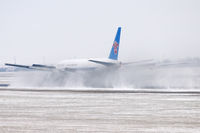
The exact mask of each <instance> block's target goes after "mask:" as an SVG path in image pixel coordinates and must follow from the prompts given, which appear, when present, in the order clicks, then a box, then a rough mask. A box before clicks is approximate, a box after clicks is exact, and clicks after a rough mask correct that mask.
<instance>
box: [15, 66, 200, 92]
mask: <svg viewBox="0 0 200 133" xmlns="http://www.w3.org/2000/svg"><path fill="white" fill-rule="evenodd" d="M198 66H199V65H197V66H194V65H179V66H173V65H172V66H166V67H165V66H151V67H150V66H148V67H141V66H131V65H130V66H123V67H121V68H118V69H113V68H110V69H102V70H96V71H77V72H66V73H63V72H62V73H61V72H46V71H24V72H22V71H20V72H16V73H15V76H14V80H13V81H12V82H11V87H40V88H41V87H44V88H45V87H47V88H56V87H59V88H65V89H69V88H83V89H84V88H129V89H158V88H159V89H171V88H172V89H190V88H192V89H199V88H200V68H199V67H198Z"/></svg>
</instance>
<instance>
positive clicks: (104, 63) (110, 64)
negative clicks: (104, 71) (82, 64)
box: [88, 60, 115, 66]
mask: <svg viewBox="0 0 200 133" xmlns="http://www.w3.org/2000/svg"><path fill="white" fill-rule="evenodd" d="M88 61H90V62H94V63H97V64H101V65H104V66H112V65H115V63H110V62H104V61H97V60H88Z"/></svg>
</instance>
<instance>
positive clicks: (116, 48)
mask: <svg viewBox="0 0 200 133" xmlns="http://www.w3.org/2000/svg"><path fill="white" fill-rule="evenodd" d="M120 34H121V27H119V28H118V30H117V34H116V36H115V40H114V43H113V45H112V48H111V51H110V56H109V59H112V60H117V59H118V53H119V43H120Z"/></svg>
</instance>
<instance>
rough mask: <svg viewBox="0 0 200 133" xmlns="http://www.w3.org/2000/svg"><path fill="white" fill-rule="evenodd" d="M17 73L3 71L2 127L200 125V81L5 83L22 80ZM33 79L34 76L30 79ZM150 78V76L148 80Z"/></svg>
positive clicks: (188, 130) (14, 131)
mask: <svg viewBox="0 0 200 133" xmlns="http://www.w3.org/2000/svg"><path fill="white" fill-rule="evenodd" d="M16 75H17V74H16V73H1V74H0V84H2V86H1V87H0V132H2V133H21V132H28V133H35V132H48V133H49V132H52V133H54V132H59V133H62V132H63V133H66V132H70V133H77V132H81V133H85V132H91V133H93V132H99V133H100V132H102V133H105V132H113V133H116V132H126V133H129V132H130V133H132V132H137V133H144V132H148V133H149V132H150V133H155V132H167V133H171V132H179V133H180V132H181V133H182V132H185V133H195V132H196V133H198V132H199V131H200V89H199V85H198V84H195V85H194V87H191V88H190V87H188V86H184V85H185V84H173V85H182V86H179V87H174V88H172V87H170V88H167V87H166V86H165V87H162V86H160V84H155V85H154V84H153V85H154V86H152V85H151V84H150V85H148V84H142V85H144V87H138V88H133V87H132V88H131V87H130V88H128V87H119V88H116V87H115V88H94V87H93V88H89V87H85V86H83V87H69V86H67V87H65V86H63V87H30V86H23V85H24V84H22V85H21V84H17V85H19V86H17V85H16V86H15V85H11V86H7V87H6V86H5V85H6V84H7V85H9V84H12V83H16V82H18V81H19V80H17V77H16ZM39 76H41V75H39ZM35 77H36V79H37V77H38V75H36V76H35ZM43 77H44V76H43ZM24 79H25V78H22V81H23V80H24ZM31 79H32V77H29V78H28V80H27V83H29V80H31ZM149 79H152V78H149ZM196 79H197V78H196ZM38 80H41V77H40V78H39V79H37V81H38ZM142 80H143V79H142ZM20 81H21V79H20ZM147 81H149V80H147V78H146V80H145V81H144V82H145V83H147ZM189 81H190V80H189ZM192 81H193V80H192ZM194 81H196V80H194ZM20 83H21V82H20ZM39 83H40V82H39ZM137 83H139V81H137ZM154 83H155V82H154ZM180 83H182V82H180ZM192 83H194V82H192ZM195 83H197V82H195ZM20 85H21V86H20ZM161 85H163V84H161Z"/></svg>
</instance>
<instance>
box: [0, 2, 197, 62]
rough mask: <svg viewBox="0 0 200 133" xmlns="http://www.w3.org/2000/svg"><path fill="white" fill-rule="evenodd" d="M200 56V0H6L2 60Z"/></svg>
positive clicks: (1, 7) (0, 21)
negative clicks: (114, 49)
mask: <svg viewBox="0 0 200 133" xmlns="http://www.w3.org/2000/svg"><path fill="white" fill-rule="evenodd" d="M118 26H121V27H122V36H121V43H120V54H119V59H120V60H122V61H123V60H126V61H127V60H131V61H132V60H139V59H150V58H156V59H162V58H185V57H200V1H199V0H0V63H5V62H9V63H13V62H14V58H16V60H17V63H22V64H29V63H44V62H45V63H56V62H59V61H61V60H64V59H69V58H90V57H108V54H109V52H110V48H111V45H112V42H113V39H114V36H115V34H116V30H117V27H118Z"/></svg>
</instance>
